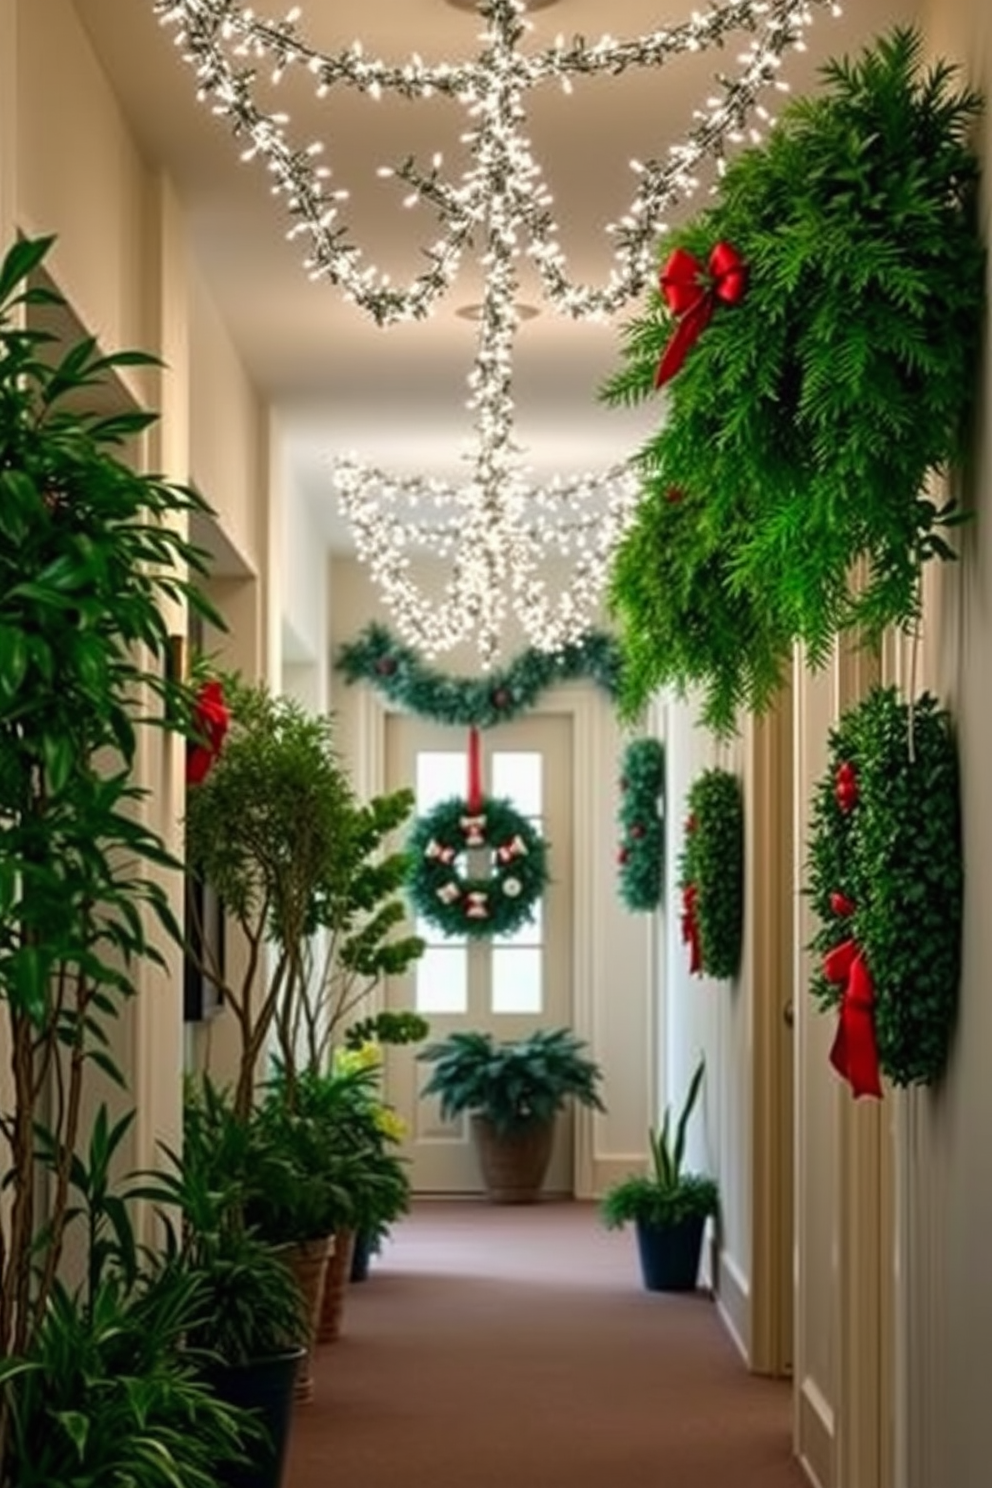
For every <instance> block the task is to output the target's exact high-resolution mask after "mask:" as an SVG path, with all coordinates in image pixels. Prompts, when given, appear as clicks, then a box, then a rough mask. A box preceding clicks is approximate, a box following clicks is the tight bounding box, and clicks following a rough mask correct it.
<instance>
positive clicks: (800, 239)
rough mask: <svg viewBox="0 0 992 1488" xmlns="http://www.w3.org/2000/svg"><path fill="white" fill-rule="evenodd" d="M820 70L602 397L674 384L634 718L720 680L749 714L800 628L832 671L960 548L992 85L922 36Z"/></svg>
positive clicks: (630, 580) (633, 645)
mask: <svg viewBox="0 0 992 1488" xmlns="http://www.w3.org/2000/svg"><path fill="white" fill-rule="evenodd" d="M822 75H823V83H824V86H823V88H822V90H821V91H820V92H819V93H818V94H817V95H816V96H814V97H809V98H803V99H798V100H796V101H795V102H794V103H792V104H791V105H789V106H787V107H786V108H785V109H784V110H783V111H782V113H781V116H780V118H779V121H778V123H777V125H776V127H775V128H774V129H773V130H771V131H770V132H769V134H768V136H767V139H766V141H765V142H764V143H763V144H761V145H760V146H757V147H754V148H750V149H746V150H743V151H742V152H741V153H740V154H738V155H736V156H735V157H734V158H733V160H731V162H730V163H729V165H728V167H727V170H726V173H725V175H724V177H723V179H722V181H721V182H720V185H719V188H718V195H717V197H716V199H715V202H714V205H712V206H711V207H708V208H707V209H706V210H704V211H702V212H700V213H699V214H697V215H696V216H695V217H694V218H693V219H692V220H690V221H689V222H687V223H686V224H685V225H684V226H680V227H679V228H678V229H677V230H676V231H674V232H672V233H671V234H669V235H668V237H667V238H666V240H665V244H664V248H663V254H662V259H661V273H660V282H659V285H658V289H657V291H656V293H655V294H654V295H653V297H652V299H651V301H650V303H649V305H648V306H647V308H646V310H645V311H644V312H643V313H642V314H641V315H640V316H639V317H638V318H636V319H634V320H633V321H632V322H631V323H630V324H629V325H628V327H627V328H626V331H625V334H624V341H623V347H622V359H623V365H622V366H621V369H620V370H619V371H618V372H617V374H616V375H615V376H614V377H613V378H612V379H611V381H610V382H609V383H608V384H607V386H606V387H605V389H604V390H603V397H604V399H605V401H607V402H608V403H612V404H617V405H627V404H633V403H641V402H644V401H646V400H647V399H648V398H651V397H655V396H656V389H657V388H658V387H659V386H660V385H662V384H664V387H665V391H666V398H665V407H664V409H663V410H662V409H659V421H658V428H657V431H656V432H655V433H653V434H652V436H651V437H650V439H649V440H648V441H647V443H646V444H645V445H644V446H643V447H642V449H641V450H640V451H639V453H638V455H637V464H638V468H639V470H640V472H641V475H642V479H643V486H644V495H643V498H642V500H641V502H640V504H639V506H638V510H637V514H636V517H635V520H634V523H633V525H632V527H631V528H630V530H629V532H628V534H627V536H626V537H625V539H624V540H623V542H622V543H621V545H620V548H619V551H618V553H617V556H616V558H615V561H614V565H613V570H612V574H611V586H610V605H611V609H612V611H613V614H614V616H615V618H616V620H617V623H618V626H619V633H620V643H621V648H622V652H623V687H622V695H621V711H622V712H623V713H624V714H625V715H626V716H629V717H634V716H636V715H637V714H638V713H639V711H640V710H641V708H642V707H643V705H644V704H645V702H646V701H647V699H648V698H649V697H650V696H651V694H652V693H653V692H654V691H655V690H656V689H658V688H661V687H664V686H671V687H673V688H675V689H676V690H678V691H687V690H689V689H690V688H692V687H694V686H699V687H701V688H702V690H703V721H704V722H705V723H707V724H709V725H710V726H711V727H713V728H714V729H715V730H717V731H718V732H721V733H729V732H732V731H733V728H734V725H735V720H736V714H737V711H738V710H739V709H740V708H742V707H744V708H748V709H752V710H754V711H761V710H763V709H765V708H766V707H767V706H769V705H770V703H771V701H772V699H773V698H774V696H775V693H776V691H777V690H778V688H779V686H780V684H781V681H782V678H783V676H784V675H785V674H786V673H787V670H788V668H789V667H790V666H791V664H792V656H793V645H794V642H795V641H796V640H800V641H802V642H803V644H804V645H805V648H806V654H807V657H808V659H809V660H810V661H811V663H812V664H813V665H819V664H822V663H823V662H824V661H825V660H826V659H827V657H828V656H829V654H830V648H831V646H832V643H833V638H834V636H835V635H836V634H838V633H839V632H841V631H844V630H847V629H850V628H856V629H857V630H858V631H859V633H860V634H861V635H862V636H863V637H866V638H867V639H868V640H869V642H877V641H878V639H879V638H880V637H881V635H882V634H883V632H884V631H885V629H886V628H887V627H888V626H890V625H896V626H901V627H903V628H911V627H912V626H913V624H914V623H915V620H916V617H917V615H918V612H919V604H920V599H919V573H920V566H921V564H922V563H923V562H924V561H926V560H928V559H931V558H939V559H944V558H949V557H953V556H954V554H953V551H952V549H951V547H950V546H949V545H948V543H947V541H946V537H945V535H944V534H945V533H946V531H947V529H948V528H949V527H951V526H952V525H953V523H954V522H956V521H957V520H958V514H957V512H956V511H955V510H954V509H953V506H952V505H943V506H941V505H939V504H938V503H937V502H935V501H932V500H930V499H929V498H928V493H927V482H928V479H929V477H930V476H931V475H932V473H933V472H935V471H939V470H942V469H945V468H946V467H948V466H950V465H953V464H954V463H955V462H956V461H957V460H958V459H959V458H960V457H961V455H962V453H963V452H964V451H966V449H967V444H966V440H967V416H968V412H969V408H970V406H971V403H972V401H973V397H974V390H975V388H976V387H977V385H978V382H977V363H978V354H979V349H980V341H981V333H982V327H983V326H984V324H985V310H984V302H985V254H984V248H983V244H982V241H981V237H980V234H979V231H978V226H977V223H978V215H977V197H978V186H979V159H978V155H977V153H976V151H975V149H974V145H973V140H972V135H973V125H974V122H975V119H976V116H977V115H978V113H979V111H980V109H981V98H980V96H979V95H978V94H976V93H975V92H973V91H970V90H968V89H961V90H957V89H956V88H955V86H954V79H955V69H954V68H953V67H951V66H950V65H948V64H947V63H946V62H940V61H938V62H935V63H933V64H927V63H926V57H925V49H924V45H923V42H922V39H921V37H920V36H919V35H918V34H917V33H916V32H914V31H912V30H905V29H903V30H896V31H894V32H892V34H891V35H890V36H888V37H886V38H883V39H881V40H879V41H878V42H877V43H876V44H875V45H874V47H872V48H870V49H868V50H866V51H865V52H863V53H862V54H861V55H860V56H859V57H855V58H853V59H851V60H848V59H842V60H839V61H834V62H831V63H829V64H828V65H827V66H826V67H825V68H823V69H822ZM852 574H856V575H857V582H856V584H852Z"/></svg>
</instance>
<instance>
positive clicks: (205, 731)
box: [186, 682, 231, 785]
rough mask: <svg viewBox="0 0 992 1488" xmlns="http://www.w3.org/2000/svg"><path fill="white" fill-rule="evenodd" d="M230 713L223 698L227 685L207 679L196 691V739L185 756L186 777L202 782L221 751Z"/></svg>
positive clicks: (194, 781) (189, 780)
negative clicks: (224, 686) (224, 687)
mask: <svg viewBox="0 0 992 1488" xmlns="http://www.w3.org/2000/svg"><path fill="white" fill-rule="evenodd" d="M230 722H231V715H230V712H229V711H228V707H227V704H226V703H225V702H224V689H223V688H222V687H221V684H220V683H219V682H204V684H203V686H202V687H201V688H200V690H199V692H198V693H197V695H196V708H195V711H194V713H193V729H194V732H195V734H196V743H194V744H193V745H192V746H191V748H190V750H189V753H188V754H187V756H186V780H187V783H188V784H189V785H199V784H200V782H201V781H202V780H204V779H205V778H206V776H207V773H208V771H209V769H210V766H211V765H212V764H213V762H214V760H215V759H216V758H217V756H218V755H219V754H220V751H221V745H222V744H223V743H224V738H225V735H226V734H227V729H228V725H229V724H230Z"/></svg>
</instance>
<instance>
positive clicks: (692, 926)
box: [682, 884, 703, 973]
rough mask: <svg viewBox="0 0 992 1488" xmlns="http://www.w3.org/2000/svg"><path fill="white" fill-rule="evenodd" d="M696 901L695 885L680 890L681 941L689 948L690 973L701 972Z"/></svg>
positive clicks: (701, 955)
mask: <svg viewBox="0 0 992 1488" xmlns="http://www.w3.org/2000/svg"><path fill="white" fill-rule="evenodd" d="M698 899H699V890H698V888H697V887H696V885H695V884H686V886H685V888H684V889H683V890H682V939H683V941H684V942H685V944H686V945H687V946H688V947H689V971H690V973H695V972H701V971H702V969H703V944H702V941H701V939H700V936H699V918H698V915H697V914H696V902H697V900H698Z"/></svg>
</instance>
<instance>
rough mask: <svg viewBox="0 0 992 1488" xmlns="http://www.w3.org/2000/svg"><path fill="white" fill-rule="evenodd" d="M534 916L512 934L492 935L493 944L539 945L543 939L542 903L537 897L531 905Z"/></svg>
mask: <svg viewBox="0 0 992 1488" xmlns="http://www.w3.org/2000/svg"><path fill="white" fill-rule="evenodd" d="M532 912H533V915H534V918H533V920H532V921H531V922H530V924H529V925H521V926H520V929H519V930H514V932H513V934H512V935H494V936H493V944H494V945H501V946H539V945H541V943H542V942H543V940H544V904H543V902H542V901H541V900H540V899H539V900H538V901H537V903H536V904H535V905H534V906H533V911H532Z"/></svg>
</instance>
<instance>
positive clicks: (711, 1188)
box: [600, 1059, 719, 1292]
mask: <svg viewBox="0 0 992 1488" xmlns="http://www.w3.org/2000/svg"><path fill="white" fill-rule="evenodd" d="M703 1069H704V1062H703V1060H702V1059H701V1060H700V1061H699V1064H698V1065H697V1066H696V1071H695V1073H694V1075H693V1077H692V1080H691V1082H690V1084H689V1090H688V1093H687V1095H686V1098H685V1103H684V1105H683V1107H682V1110H681V1112H680V1113H679V1118H678V1121H677V1122H676V1126H675V1135H674V1139H673V1138H672V1135H671V1108H670V1107H668V1108H666V1110H665V1118H664V1120H663V1122H662V1124H661V1128H660V1130H654V1129H652V1130H651V1131H650V1133H649V1138H650V1147H651V1172H650V1173H649V1174H631V1176H630V1177H628V1178H624V1179H623V1180H622V1181H621V1182H620V1183H617V1184H614V1186H613V1187H612V1188H610V1189H608V1190H607V1192H606V1193H605V1194H604V1195H603V1198H602V1200H601V1204H600V1212H601V1213H602V1216H603V1221H604V1223H605V1224H606V1226H607V1228H608V1229H620V1228H622V1227H623V1226H624V1225H627V1224H630V1223H633V1225H634V1228H635V1232H636V1235H637V1250H638V1255H639V1257H640V1262H641V1275H642V1277H643V1280H644V1286H645V1288H646V1289H647V1290H648V1291H649V1292H690V1291H692V1290H693V1289H694V1288H695V1285H696V1277H697V1276H698V1274H699V1257H700V1252H701V1250H702V1244H703V1230H704V1228H705V1225H706V1221H707V1219H708V1218H709V1217H710V1215H716V1213H717V1209H718V1205H719V1195H718V1190H717V1185H716V1182H715V1181H714V1179H712V1178H709V1177H707V1176H706V1175H705V1174H702V1173H686V1172H683V1167H682V1165H683V1162H684V1159H685V1139H686V1129H687V1127H688V1125H689V1118H690V1116H691V1115H692V1112H693V1109H694V1108H695V1105H696V1101H697V1100H698V1098H699V1092H700V1089H701V1087H702V1083H703Z"/></svg>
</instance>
